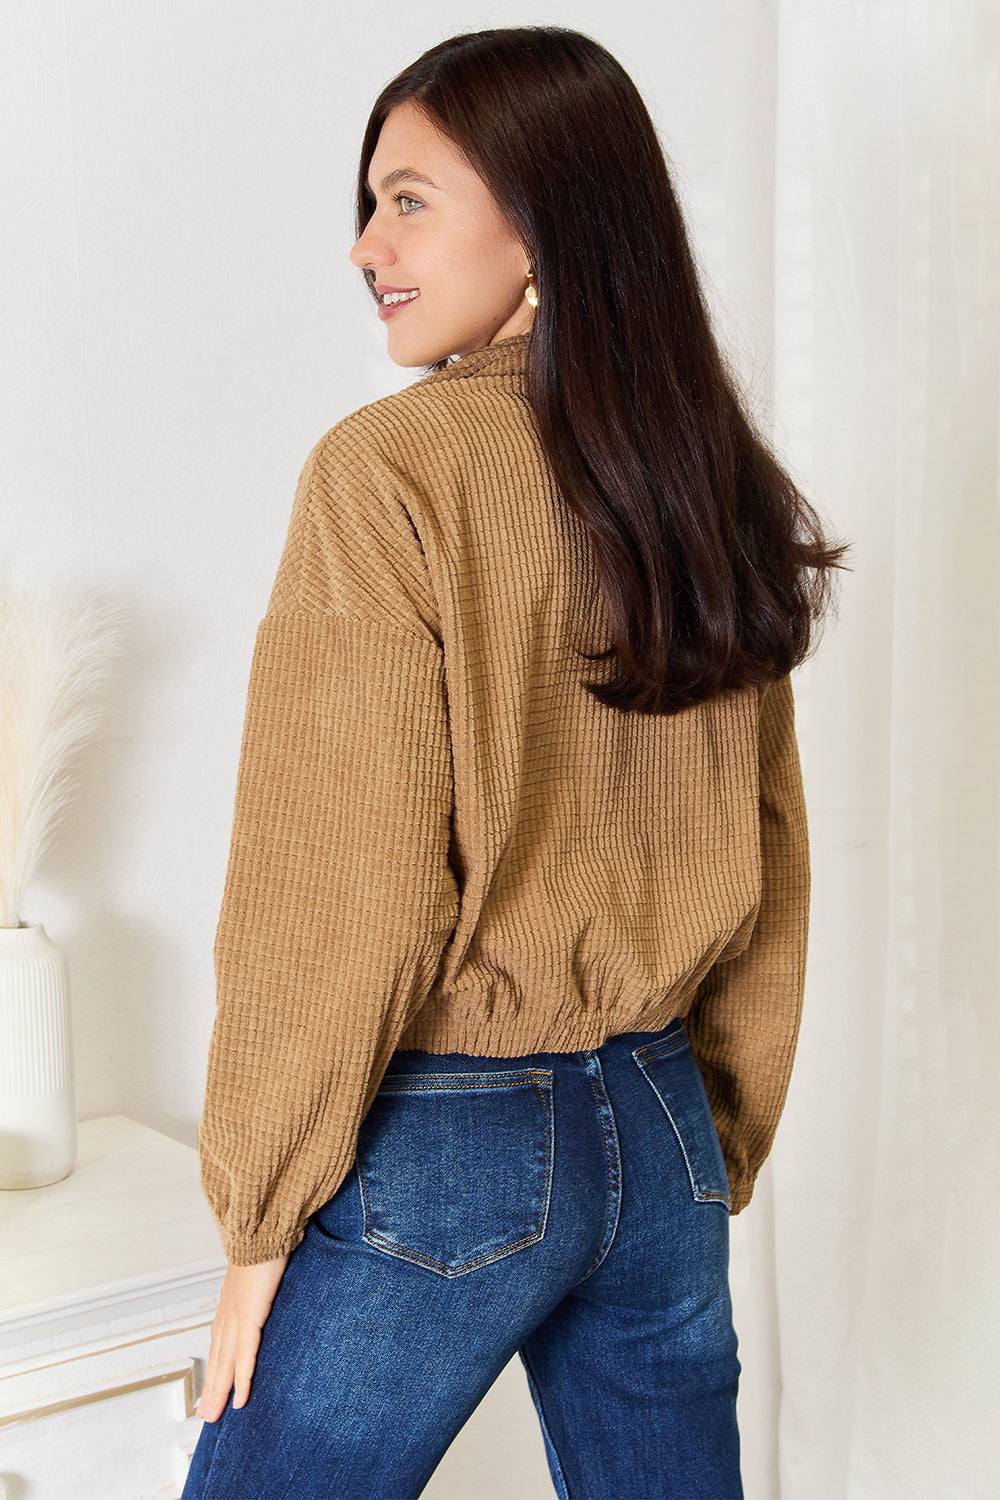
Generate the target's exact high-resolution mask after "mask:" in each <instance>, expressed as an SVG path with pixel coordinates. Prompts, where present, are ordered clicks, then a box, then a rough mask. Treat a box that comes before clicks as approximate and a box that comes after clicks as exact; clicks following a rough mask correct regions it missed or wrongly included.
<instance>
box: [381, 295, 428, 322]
mask: <svg viewBox="0 0 1000 1500" xmlns="http://www.w3.org/2000/svg"><path fill="white" fill-rule="evenodd" d="M375 290H376V292H378V294H379V296H385V295H388V294H390V293H392V292H416V293H417V296H415V297H404V298H402V299H401V300H400V301H399V302H380V303H379V306H378V315H379V317H380V318H381V319H382V321H383V323H384V322H385V320H386V318H391V317H392V315H393V313H394V312H398V311H399V309H400V308H401V307H409V305H410V303H411V302H418V301H419V300H420V294H419V288H418V287H409V286H377V287H376V288H375Z"/></svg>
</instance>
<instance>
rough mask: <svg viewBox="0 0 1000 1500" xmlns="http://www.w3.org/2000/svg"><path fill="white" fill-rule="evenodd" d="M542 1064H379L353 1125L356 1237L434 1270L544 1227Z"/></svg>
mask: <svg viewBox="0 0 1000 1500" xmlns="http://www.w3.org/2000/svg"><path fill="white" fill-rule="evenodd" d="M554 1147H555V1137H554V1130H553V1111H552V1070H551V1069H548V1068H522V1069H517V1070H514V1071H511V1072H506V1071H504V1072H490V1073H400V1074H388V1073H387V1074H385V1075H384V1076H383V1079H382V1082H381V1084H380V1085H379V1088H378V1092H377V1093H376V1095H375V1099H374V1102H373V1103H372V1106H371V1108H370V1109H369V1111H368V1113H367V1114H366V1116H365V1118H364V1120H363V1121H362V1122H361V1128H360V1131H359V1132H358V1148H357V1155H356V1165H357V1171H358V1181H359V1184H360V1188H361V1202H362V1209H363V1214H364V1230H363V1235H364V1239H365V1240H366V1241H367V1242H368V1244H370V1245H374V1246H375V1247H377V1248H378V1249H379V1250H384V1251H387V1252H388V1253H389V1254H390V1255H397V1256H400V1257H401V1258H402V1259H403V1260H409V1261H413V1262H415V1263H416V1264H417V1265H421V1266H426V1267H427V1268H428V1269H429V1270H431V1271H436V1272H437V1273H438V1274H439V1275H441V1276H461V1275H463V1274H464V1273H465V1272H467V1271H474V1270H475V1269H476V1268H477V1267H479V1266H485V1265H488V1264H489V1263H490V1262H491V1261H494V1260H499V1259H500V1257H501V1256H504V1255H512V1254H513V1253H514V1251H515V1250H521V1249H524V1247H525V1246H527V1245H533V1244H535V1243H536V1242H537V1241H538V1240H540V1239H541V1238H542V1236H543V1234H544V1233H545V1224H546V1220H547V1218H548V1212H549V1200H550V1197H551V1193H552V1166H553V1160H554Z"/></svg>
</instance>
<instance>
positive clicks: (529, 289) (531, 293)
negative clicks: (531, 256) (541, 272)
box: [524, 267, 538, 307]
mask: <svg viewBox="0 0 1000 1500" xmlns="http://www.w3.org/2000/svg"><path fill="white" fill-rule="evenodd" d="M524 295H525V297H526V299H527V300H528V302H530V303H531V305H532V307H537V306H538V288H537V287H536V286H535V273H534V271H533V270H532V269H531V268H530V267H529V268H528V285H527V286H526V287H525V289H524Z"/></svg>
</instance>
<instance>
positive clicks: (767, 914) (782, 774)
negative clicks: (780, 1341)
mask: <svg viewBox="0 0 1000 1500" xmlns="http://www.w3.org/2000/svg"><path fill="white" fill-rule="evenodd" d="M759 764H760V776H759V787H760V853H761V903H760V910H759V913H758V916H757V921H756V925H755V927H754V930H753V935H752V937H751V939H750V943H749V945H748V946H747V947H746V948H745V949H744V950H743V952H742V953H739V954H737V956H736V957H735V958H732V959H728V960H725V961H722V962H720V963H717V964H715V965H714V967H713V968H712V969H710V970H709V972H708V974H707V975H706V976H705V978H704V979H703V980H702V982H701V984H700V986H699V988H698V991H697V994H696V996H695V1000H694V1003H693V1006H692V1009H691V1012H690V1014H689V1015H688V1017H687V1018H686V1024H687V1028H688V1033H689V1035H690V1038H691V1044H692V1047H693V1049H694V1052H695V1055H696V1057H697V1059H698V1062H699V1065H700V1067H701V1071H702V1074H703V1077H704V1079H705V1086H706V1091H707V1093H708V1098H709V1102H710V1104H711V1106H712V1114H713V1117H714V1119H715V1124H716V1128H717V1130H718V1133H719V1140H720V1143H721V1145H722V1150H723V1155H724V1156H725V1159H726V1166H727V1169H728V1174H729V1182H730V1190H731V1195H732V1212H733V1213H734V1214H737V1213H740V1212H741V1210H742V1209H744V1208H745V1207H746V1205H747V1204H748V1203H749V1202H750V1198H751V1195H752V1193H753V1187H754V1182H755V1180H756V1177H757V1173H758V1172H759V1170H760V1167H761V1165H762V1163H763V1162H764V1160H765V1158H766V1156H767V1154H768V1152H769V1151H770V1149H771V1144H772V1142H773V1140H774V1135H775V1131H776V1130H777V1126H778V1121H779V1118H780V1116H781V1111H782V1109H783V1107H784V1102H785V1096H786V1094H787V1091H788V1084H789V1079H790V1077H791V1071H792V1063H793V1060H794V1056H795V1048H796V1043H797V1040H798V1032H799V1023H800V1019H801V1013H802V996H803V990H804V985H805V966H806V948H807V940H808V926H809V888H810V874H809V845H808V830H807V825H806V808H805V799H804V796H803V787H802V774H801V769H800V764H799V756H798V747H797V744H796V739H795V714H794V702H793V696H792V685H791V678H790V677H789V676H784V677H781V678H779V679H778V680H777V681H776V682H774V683H772V684H769V685H768V686H767V687H766V688H765V689H764V690H763V692H762V698H761V707H760V750H759Z"/></svg>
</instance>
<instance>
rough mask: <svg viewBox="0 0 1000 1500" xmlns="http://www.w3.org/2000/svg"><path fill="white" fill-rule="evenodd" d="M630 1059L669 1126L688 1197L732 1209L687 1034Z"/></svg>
mask: <svg viewBox="0 0 1000 1500" xmlns="http://www.w3.org/2000/svg"><path fill="white" fill-rule="evenodd" d="M632 1056H633V1058H634V1059H635V1061H636V1063H637V1065H638V1067H639V1068H640V1069H641V1071H642V1073H643V1075H644V1076H645V1078H646V1079H647V1080H648V1082H649V1084H650V1086H651V1088H652V1090H653V1092H654V1093H655V1095H656V1097H657V1098H658V1099H659V1101H660V1103H661V1104H662V1105H663V1109H664V1111H665V1113H666V1116H667V1119H668V1120H669V1121H670V1123H671V1125H672V1126H673V1130H674V1135H675V1136H676V1137H677V1142H678V1144H679V1146H680V1148H681V1155H682V1156H683V1158H684V1164H685V1166H686V1167H687V1174H688V1177H689V1178H690V1181H691V1192H692V1194H693V1195H694V1197H695V1198H696V1199H697V1201H698V1202H699V1203H718V1202H721V1203H724V1204H725V1205H726V1207H727V1208H730V1207H731V1206H732V1200H731V1198H730V1193H729V1176H728V1173H727V1172H726V1161H725V1157H724V1156H723V1154H722V1147H721V1146H720V1145H719V1135H718V1131H717V1130H716V1128H715V1121H714V1119H713V1118H712V1110H711V1107H710V1105H709V1102H708V1095H707V1094H706V1092H705V1084H704V1081H703V1079H702V1076H701V1070H700V1069H699V1067H698V1060H697V1058H696V1057H695V1055H694V1053H693V1052H692V1050H691V1043H690V1041H689V1040H688V1036H687V1032H686V1031H685V1030H684V1029H683V1028H681V1029H679V1030H674V1029H673V1028H671V1035H670V1036H668V1037H665V1038H664V1039H663V1040H662V1041H658V1042H650V1043H649V1045H648V1046H645V1047H636V1048H635V1050H634V1051H633V1053H632Z"/></svg>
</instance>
